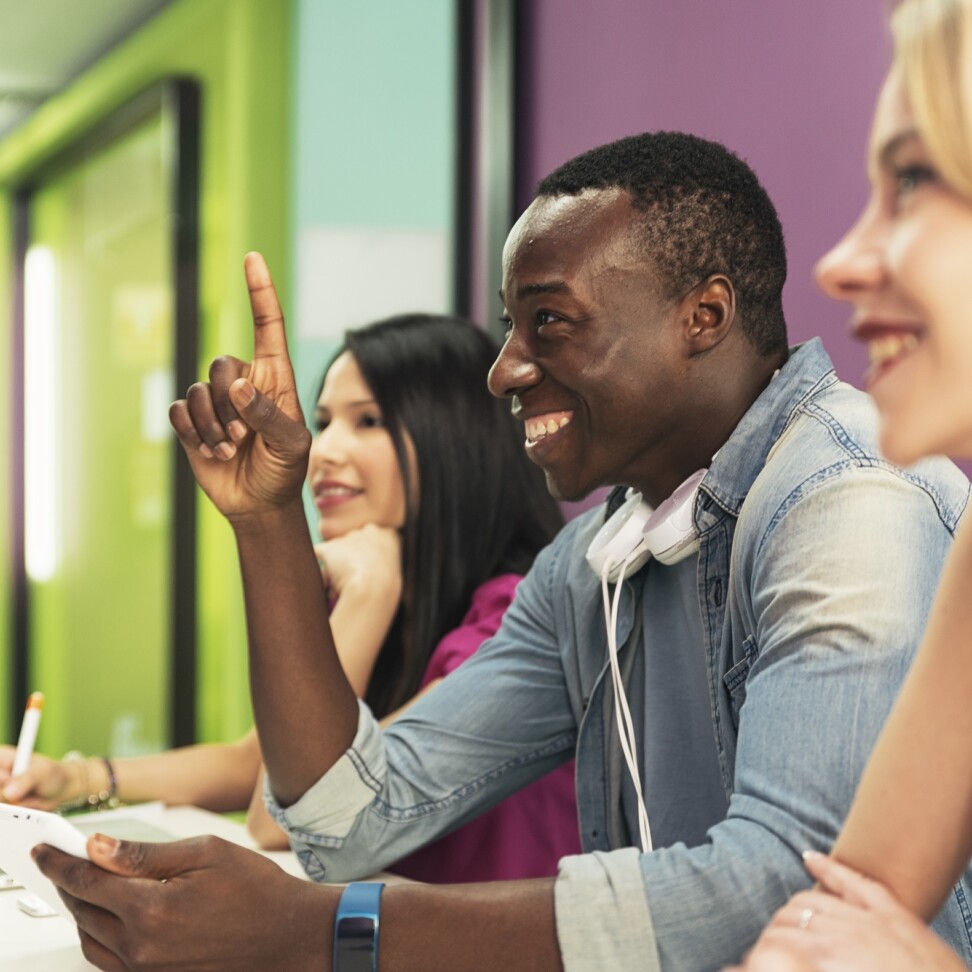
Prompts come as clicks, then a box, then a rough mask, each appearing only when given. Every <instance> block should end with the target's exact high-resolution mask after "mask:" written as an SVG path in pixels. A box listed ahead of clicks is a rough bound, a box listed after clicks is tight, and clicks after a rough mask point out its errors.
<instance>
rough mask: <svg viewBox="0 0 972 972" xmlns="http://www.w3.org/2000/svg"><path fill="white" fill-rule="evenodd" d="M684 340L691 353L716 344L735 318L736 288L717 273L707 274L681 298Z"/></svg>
mask: <svg viewBox="0 0 972 972" xmlns="http://www.w3.org/2000/svg"><path fill="white" fill-rule="evenodd" d="M685 301H686V306H685V318H684V320H685V322H686V326H685V340H686V341H687V343H688V346H689V353H690V354H692V355H696V354H704V353H705V352H706V351H711V350H712V348H714V347H715V346H716V345H717V344H720V343H721V342H722V341H723V340H724V338H725V337H726V336H727V335H728V334H729V332H730V331H731V330H732V325H733V322H734V321H735V318H736V291H735V289H734V288H733V286H732V281H731V280H730V279H729V278H728V277H726V276H724V275H723V274H721V273H715V274H713V275H712V276H711V277H707V278H706V279H705V280H703V281H702V283H700V284H699V285H698V286H697V287H695V288H693V289H692V292H691V293H690V294H688V295H686V297H685Z"/></svg>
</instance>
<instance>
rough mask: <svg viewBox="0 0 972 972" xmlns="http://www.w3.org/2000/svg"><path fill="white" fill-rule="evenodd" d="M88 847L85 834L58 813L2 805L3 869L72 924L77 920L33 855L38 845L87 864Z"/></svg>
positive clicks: (0, 864)
mask: <svg viewBox="0 0 972 972" xmlns="http://www.w3.org/2000/svg"><path fill="white" fill-rule="evenodd" d="M85 843H86V838H85V836H84V834H82V833H81V831H80V830H78V829H77V828H76V827H74V826H73V825H72V824H71V823H69V822H68V821H67V820H65V819H64V817H59V816H58V815H57V814H56V813H47V812H46V811H44V810H28V809H27V808H26V807H15V806H11V805H10V804H7V803H0V868H2V869H3V870H4V871H6V872H7V874H9V875H11V876H12V877H14V878H15V879H16V880H17V881H19V882H20V883H21V884H22V885H23V886H24V887H25V888H26V889H27V890H28V891H32V892H33V893H34V894H36V895H37V896H38V897H39V898H41V899H42V900H43V901H45V902H46V903H47V904H49V905H50V906H51V907H52V908H54V909H55V910H56V911H57V912H59V913H60V914H62V915H64V917H65V918H68V919H69V920H70V921H73V920H74V919H73V918H72V917H71V913H70V912H69V911H68V910H67V908H66V907H65V905H64V902H63V901H62V900H61V896H60V895H59V894H58V893H57V890H56V889H55V887H54V885H53V884H51V882H50V881H48V880H47V878H46V877H44V875H43V874H41V872H40V871H39V870H38V869H37V865H36V864H35V863H34V859H33V858H32V857H31V856H30V851H31V848H33V847H36V846H37V845H38V844H50V845H51V846H52V847H57V848H58V849H59V850H62V851H64V852H65V853H67V854H73V855H74V856H75V857H83V858H84V859H85V860H87V859H88V852H87V850H85Z"/></svg>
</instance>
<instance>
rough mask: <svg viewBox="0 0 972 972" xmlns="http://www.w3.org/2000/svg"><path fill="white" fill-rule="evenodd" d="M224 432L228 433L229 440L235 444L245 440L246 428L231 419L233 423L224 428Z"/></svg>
mask: <svg viewBox="0 0 972 972" xmlns="http://www.w3.org/2000/svg"><path fill="white" fill-rule="evenodd" d="M226 431H227V432H229V436H230V438H231V439H233V440H234V441H236V442H239V441H240V440H241V439H245V438H246V426H245V425H244V424H243V423H242V422H238V421H237V420H236V419H233V421H232V422H230V424H229V425H227V426H226Z"/></svg>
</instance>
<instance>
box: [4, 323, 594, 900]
mask: <svg viewBox="0 0 972 972" xmlns="http://www.w3.org/2000/svg"><path fill="white" fill-rule="evenodd" d="M497 353H498V348H497V346H496V344H495V342H493V340H492V339H491V338H489V337H488V336H487V335H486V334H485V333H484V332H483V331H482V330H480V329H479V328H477V327H475V326H474V325H472V324H470V323H469V322H468V321H464V320H461V319H458V318H453V317H445V316H438V315H431V314H409V315H403V316H399V317H393V318H389V319H388V320H384V321H379V322H377V323H374V324H371V325H368V326H366V327H363V328H361V329H359V330H355V331H350V332H348V333H347V334H346V335H345V340H344V342H343V344H342V345H341V347H340V348H339V349H338V351H337V353H336V354H335V356H334V358H333V359H332V360H331V362H330V364H329V365H328V367H327V370H326V372H325V375H324V379H323V382H322V385H321V389H320V392H319V395H318V399H317V405H316V414H315V419H314V422H313V423H312V424H313V426H314V428H315V430H316V431H315V434H314V441H313V444H312V446H311V451H310V457H309V462H308V473H307V481H308V485H309V487H310V489H311V492H312V494H313V498H314V504H315V507H316V508H317V510H318V512H319V517H320V518H319V523H318V528H319V532H320V535H321V540H322V542H321V543H320V544H318V546H317V548H316V549H317V554H318V559H319V561H320V563H321V570H322V575H323V577H324V581H325V589H326V593H327V597H328V599H329V604H330V606H331V619H330V621H331V628H332V631H333V634H334V639H335V643H336V645H337V648H338V654H339V656H340V658H341V664H342V667H343V668H344V670H345V674H346V675H347V678H348V681H349V682H350V684H351V686H352V687H353V688H354V690H355V692H356V693H357V694H358V696H359V697H361V698H363V699H364V700H365V701H366V702H367V703H368V705H369V706H370V707H371V709H372V711H373V712H374V713H375V714H376V715H377V716H378V717H379V718H380V719H381V720H383V722H389V721H391V720H393V719H394V718H397V717H398V716H399V715H400V714H401V713H402V711H403V709H405V708H406V707H407V706H408V705H409V704H410V703H411V702H412V701H414V699H415V698H416V697H417V696H418V695H419V694H421V693H423V692H425V691H428V690H430V689H431V688H433V687H434V686H435V684H437V682H438V681H440V680H441V679H442V678H443V677H445V676H446V675H448V673H449V672H450V671H452V670H453V669H455V668H457V667H458V666H459V665H460V664H461V663H462V662H463V661H465V660H466V659H467V658H468V657H469V656H470V655H472V654H473V652H475V651H476V650H477V649H478V648H479V646H480V645H481V644H482V643H483V642H484V641H486V640H487V639H488V638H489V637H490V636H491V635H492V634H493V633H494V632H495V630H496V628H497V627H498V626H499V622H500V620H501V618H502V615H503V613H504V612H505V610H506V608H507V606H508V605H509V603H510V601H511V600H512V598H513V593H514V590H515V587H516V584H517V583H518V581H519V579H520V577H521V576H522V575H523V574H524V573H525V572H526V570H527V569H528V567H529V566H530V564H531V562H532V561H533V558H534V556H535V555H536V554H537V552H538V551H539V550H540V549H541V548H542V547H543V546H544V545H545V544H546V543H547V542H548V541H549V540H551V539H552V538H553V536H554V534H555V533H556V532H557V530H558V529H559V527H560V525H561V524H562V518H561V515H560V511H559V509H558V507H557V505H556V503H555V502H554V501H553V499H551V497H550V495H549V494H548V492H547V490H546V488H545V486H544V483H543V476H542V473H541V472H540V470H539V469H538V468H537V467H536V466H534V465H533V464H532V463H531V462H530V461H529V459H527V457H526V454H525V452H524V449H523V444H522V441H521V440H520V435H519V433H518V430H517V427H516V425H515V424H514V422H513V420H512V418H511V416H510V413H509V406H508V404H507V403H505V402H503V401H500V400H499V399H495V398H493V397H492V396H491V395H490V394H489V392H488V391H487V389H486V376H487V373H488V371H489V368H490V366H491V365H492V363H493V360H494V359H495V357H496V355H497ZM12 759H13V750H12V748H11V747H3V748H2V749H0V786H2V787H3V797H4V799H6V800H8V801H11V802H13V801H16V802H21V803H24V804H26V805H29V806H35V807H42V808H49V807H52V806H57V805H61V804H64V803H66V802H72V801H78V802H81V803H97V802H98V798H99V796H103V795H105V794H107V793H109V792H110V791H114V792H111V793H110V795H111V796H113V797H114V796H117V797H118V798H119V799H121V800H125V801H128V802H136V801H141V800H151V799H161V800H165V801H166V802H169V803H192V804H195V805H197V806H203V807H207V808H209V809H213V810H219V811H225V810H232V809H240V808H242V807H245V806H246V804H247V801H250V812H249V815H248V819H247V822H248V826H249V827H250V830H251V832H252V833H253V835H254V837H255V838H256V839H257V841H258V842H259V843H260V844H261V846H264V847H274V846H285V845H286V841H285V839H284V837H283V832H282V831H281V830H280V829H279V828H278V827H277V825H276V824H275V823H274V822H273V821H272V820H271V819H270V817H269V816H268V815H267V813H266V810H265V809H264V807H263V800H262V793H263V781H262V772H260V762H261V760H260V749H259V743H258V740H257V736H256V733H255V731H254V730H251V731H250V732H249V733H248V734H247V735H246V736H245V737H244V738H243V739H241V740H239V741H238V742H236V743H232V744H225V745H210V746H190V747H185V748H183V749H178V750H172V751H170V752H166V753H160V754H157V755H152V756H142V757H136V758H132V759H124V760H115V761H112V762H110V763H109V762H108V761H106V760H104V759H100V758H93V759H88V760H81V761H78V760H67V761H63V760H62V761H59V762H58V761H53V760H49V759H46V758H45V757H43V756H35V757H34V758H33V760H32V763H31V766H30V768H29V769H28V770H27V772H25V773H24V774H22V775H21V776H19V777H17V778H16V779H10V777H9V770H10V766H11V763H12ZM112 779H113V781H114V784H113V785H111V783H110V780H112ZM89 795H90V796H89ZM91 797H93V799H92V798H91ZM579 852H580V838H579V835H578V832H577V811H576V802H575V797H574V782H573V769H572V764H570V765H568V766H564V767H561V768H559V769H557V770H555V771H554V772H552V773H551V774H549V775H548V776H547V777H545V778H544V779H542V780H539V781H538V782H536V783H534V784H533V785H531V786H529V787H527V788H525V789H524V790H522V791H520V792H519V793H517V794H515V795H513V796H512V797H510V798H509V799H507V800H506V801H504V802H503V803H502V804H500V805H499V806H497V807H494V808H493V809H492V810H491V811H489V812H488V813H486V814H485V815H483V816H481V817H479V818H478V819H477V820H475V821H473V822H471V823H470V824H467V825H466V826H464V827H462V828H460V829H458V830H456V831H454V832H453V833H451V834H449V835H447V836H445V837H444V838H442V839H441V840H440V841H437V842H436V843H434V844H432V845H429V846H427V847H425V848H424V849H423V850H421V851H419V852H418V853H416V854H413V855H412V856H410V857H408V858H406V859H405V860H404V861H401V862H399V864H398V865H397V866H395V867H394V868H392V869H393V870H395V871H397V872H399V873H401V874H404V875H406V876H409V877H413V878H416V879H418V880H424V881H438V882H457V881H482V880H499V879H505V878H517V877H541V876H547V875H552V874H554V873H555V872H556V866H557V861H558V860H559V859H560V857H563V856H565V855H567V854H572V853H579Z"/></svg>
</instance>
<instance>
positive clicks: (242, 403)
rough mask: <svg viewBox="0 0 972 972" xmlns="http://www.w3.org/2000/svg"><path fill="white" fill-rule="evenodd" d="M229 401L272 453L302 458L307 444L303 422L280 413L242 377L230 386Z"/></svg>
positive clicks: (306, 434) (305, 428)
mask: <svg viewBox="0 0 972 972" xmlns="http://www.w3.org/2000/svg"><path fill="white" fill-rule="evenodd" d="M229 394H230V400H231V401H232V403H233V407H234V408H235V409H236V410H237V412H239V414H240V415H241V416H242V418H243V420H244V421H245V422H246V424H247V425H248V426H249V427H250V428H251V429H253V431H254V432H258V433H259V434H260V435H261V436H263V438H264V439H265V440H266V443H267V445H268V446H269V447H270V448H271V450H272V451H273V452H276V453H277V454H279V455H281V456H283V457H285V458H290V457H297V458H301V459H303V458H304V457H305V456H306V454H307V450H308V448H309V447H310V432H308V430H307V427H306V426H305V425H304V423H303V422H297V421H294V419H292V418H290V416H288V415H286V414H285V413H284V412H282V411H281V410H280V409H279V408H277V406H276V405H275V404H274V403H273V402H272V401H271V400H270V399H269V398H268V397H267V396H266V395H264V394H263V393H262V392H260V391H259V390H258V389H257V388H256V386H255V385H254V384H253V383H252V382H250V381H248V380H247V379H246V378H237V380H236V381H234V382H233V384H232V385H230V389H229Z"/></svg>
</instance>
